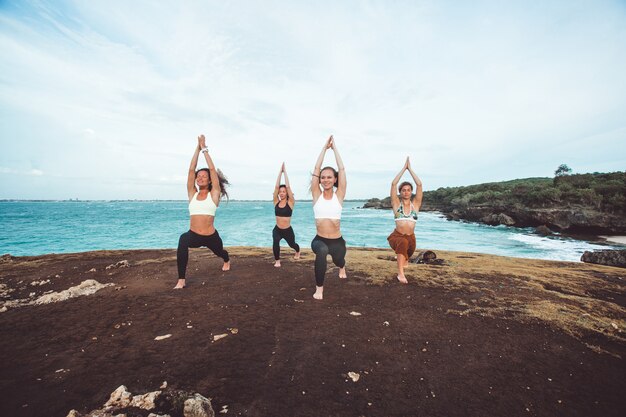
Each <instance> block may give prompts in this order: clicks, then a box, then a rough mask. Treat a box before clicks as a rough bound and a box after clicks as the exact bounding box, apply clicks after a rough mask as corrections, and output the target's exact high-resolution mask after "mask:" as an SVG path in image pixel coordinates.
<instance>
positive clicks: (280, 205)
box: [272, 162, 300, 268]
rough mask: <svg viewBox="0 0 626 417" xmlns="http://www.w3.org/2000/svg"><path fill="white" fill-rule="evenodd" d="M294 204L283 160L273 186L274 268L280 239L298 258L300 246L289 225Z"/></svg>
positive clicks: (277, 264) (278, 257)
mask: <svg viewBox="0 0 626 417" xmlns="http://www.w3.org/2000/svg"><path fill="white" fill-rule="evenodd" d="M283 173H284V174H285V183H284V184H281V183H280V180H281V177H282V176H283ZM294 204H296V200H295V199H294V198H293V192H292V191H291V187H290V186H289V178H288V177H287V171H286V170H285V163H284V162H283V165H282V166H281V167H280V172H279V173H278V178H277V179H276V187H274V214H275V215H276V226H274V230H272V239H273V240H274V244H273V245H272V249H273V251H274V259H275V260H276V262H275V263H274V266H275V267H276V268H279V267H280V241H281V240H282V239H285V240H286V241H287V244H289V246H290V247H291V248H292V249H293V250H295V251H296V255H295V256H294V259H300V246H299V245H298V244H297V243H296V235H295V234H294V232H293V228H292V227H291V214H292V213H293V206H294Z"/></svg>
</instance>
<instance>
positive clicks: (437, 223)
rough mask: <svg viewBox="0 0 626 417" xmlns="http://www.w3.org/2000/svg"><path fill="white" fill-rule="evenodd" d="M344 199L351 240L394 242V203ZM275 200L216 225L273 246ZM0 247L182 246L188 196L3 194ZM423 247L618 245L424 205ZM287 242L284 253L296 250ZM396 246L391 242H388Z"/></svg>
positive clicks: (237, 238)
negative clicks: (382, 206) (484, 221)
mask: <svg viewBox="0 0 626 417" xmlns="http://www.w3.org/2000/svg"><path fill="white" fill-rule="evenodd" d="M362 205H363V202H361V201H358V202H345V203H344V209H343V217H342V221H341V230H342V233H343V236H344V239H345V240H346V243H347V245H348V246H356V247H380V248H388V244H387V236H388V235H389V234H390V233H391V231H392V230H393V228H394V222H393V215H392V213H391V210H372V209H361V208H359V207H360V206H362ZM274 224H275V222H274V211H273V205H272V203H271V202H264V201H231V202H226V201H223V202H222V203H221V204H220V207H219V208H218V212H217V216H216V219H215V227H216V228H217V230H218V231H219V233H220V235H221V236H222V239H223V240H224V245H225V246H226V247H228V246H266V247H269V246H271V245H272V228H273V227H274ZM0 225H2V226H1V231H0V254H4V253H10V254H11V255H14V256H34V255H43V254H48V253H71V252H85V251H93V250H103V249H150V248H176V246H177V244H178V237H179V236H180V234H181V233H184V232H185V231H187V230H188V229H189V214H188V211H187V202H186V201H2V202H0ZM292 226H293V228H294V231H295V233H296V241H297V242H298V243H299V244H300V246H302V247H303V248H310V243H311V240H312V239H313V237H314V236H315V223H314V220H313V208H312V204H311V202H310V201H308V202H307V201H304V202H298V203H297V204H296V206H295V209H294V215H293V217H292ZM415 235H416V238H417V247H418V249H432V250H434V251H435V252H436V251H437V250H451V251H464V252H479V253H488V254H494V255H504V256H513V257H521V258H534V259H551V260H560V261H579V260H580V256H581V255H582V253H583V252H584V251H586V250H597V249H612V248H617V247H616V246H613V245H606V244H600V243H597V242H588V241H583V240H575V239H571V238H566V237H558V236H556V237H542V236H538V235H535V234H533V233H532V229H520V228H514V227H505V226H497V227H493V226H486V225H481V224H475V223H463V222H454V221H448V220H446V219H445V218H444V217H443V216H442V215H440V214H437V213H428V212H422V213H420V214H419V220H418V222H417V227H416V229H415ZM282 244H283V245H284V246H285V250H284V251H283V253H285V254H287V253H289V254H290V253H291V249H290V248H289V247H288V246H286V243H285V242H284V241H283V242H282ZM621 248H623V247H621ZM390 250H391V249H390Z"/></svg>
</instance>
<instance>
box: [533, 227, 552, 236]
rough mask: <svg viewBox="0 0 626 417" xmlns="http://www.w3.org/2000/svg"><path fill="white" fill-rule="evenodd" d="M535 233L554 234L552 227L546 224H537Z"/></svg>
mask: <svg viewBox="0 0 626 417" xmlns="http://www.w3.org/2000/svg"><path fill="white" fill-rule="evenodd" d="M535 233H537V234H538V235H541V236H550V235H551V234H552V230H550V228H548V226H546V225H545V224H544V225H541V226H537V227H536V228H535Z"/></svg>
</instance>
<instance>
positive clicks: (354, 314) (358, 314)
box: [350, 311, 361, 316]
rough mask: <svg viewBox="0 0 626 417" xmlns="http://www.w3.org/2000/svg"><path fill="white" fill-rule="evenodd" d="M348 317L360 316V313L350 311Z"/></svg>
mask: <svg viewBox="0 0 626 417" xmlns="http://www.w3.org/2000/svg"><path fill="white" fill-rule="evenodd" d="M350 315H351V316H360V315H361V313H359V312H356V311H351V312H350Z"/></svg>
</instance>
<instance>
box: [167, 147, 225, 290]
mask: <svg viewBox="0 0 626 417" xmlns="http://www.w3.org/2000/svg"><path fill="white" fill-rule="evenodd" d="M200 152H202V153H203V154H204V158H205V159H206V162H207V165H208V166H209V168H208V169H207V168H201V169H199V170H197V171H196V167H197V165H198V156H199V155H200ZM227 184H228V181H227V180H226V178H224V175H223V174H222V172H221V171H219V170H217V169H216V168H215V165H214V164H213V160H212V159H211V157H210V156H209V150H208V149H207V147H206V140H205V138H204V135H200V136H198V146H196V150H195V151H194V154H193V157H192V158H191V164H190V165H189V173H188V176H187V196H188V197H189V215H190V218H191V220H190V226H189V231H188V232H186V233H183V234H182V235H181V236H180V239H179V240H178V251H177V253H176V263H177V264H178V282H177V283H176V286H175V287H174V289H180V288H185V272H186V270H187V261H188V260H189V248H199V247H201V246H206V247H207V248H209V249H211V250H212V251H213V253H214V254H216V255H217V256H219V257H220V258H222V259H223V260H224V265H223V266H222V271H228V270H229V269H230V259H229V257H228V252H226V251H225V250H224V245H223V243H222V238H221V237H220V235H219V233H217V230H215V227H214V226H213V222H214V220H215V211H216V210H217V206H218V205H219V204H220V198H221V197H223V196H226V197H228V193H227V192H226V189H225V186H226V185H227ZM196 185H197V186H198V188H197V189H196Z"/></svg>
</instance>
